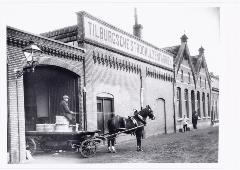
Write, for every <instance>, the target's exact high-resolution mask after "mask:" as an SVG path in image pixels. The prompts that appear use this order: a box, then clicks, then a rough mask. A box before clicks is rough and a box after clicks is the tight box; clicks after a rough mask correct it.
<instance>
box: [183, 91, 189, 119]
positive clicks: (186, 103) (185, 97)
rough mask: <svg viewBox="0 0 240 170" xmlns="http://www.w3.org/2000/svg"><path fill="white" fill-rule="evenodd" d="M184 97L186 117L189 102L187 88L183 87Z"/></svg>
mask: <svg viewBox="0 0 240 170" xmlns="http://www.w3.org/2000/svg"><path fill="white" fill-rule="evenodd" d="M184 99H185V108H186V114H187V117H188V118H189V103H188V90H187V89H185V91H184Z"/></svg>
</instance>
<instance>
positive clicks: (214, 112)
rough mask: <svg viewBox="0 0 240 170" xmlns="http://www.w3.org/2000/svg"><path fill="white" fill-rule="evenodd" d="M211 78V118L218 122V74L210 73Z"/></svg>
mask: <svg viewBox="0 0 240 170" xmlns="http://www.w3.org/2000/svg"><path fill="white" fill-rule="evenodd" d="M210 76H211V80H212V83H211V84H212V98H211V107H212V108H211V118H212V120H213V121H214V122H219V76H217V75H214V74H213V73H210Z"/></svg>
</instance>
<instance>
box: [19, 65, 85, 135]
mask: <svg viewBox="0 0 240 170" xmlns="http://www.w3.org/2000/svg"><path fill="white" fill-rule="evenodd" d="M23 79H24V80H23V81H24V106H25V128H26V131H28V130H36V124H37V123H40V124H42V123H55V116H56V115H59V104H60V102H61V100H62V96H63V95H65V94H66V95H68V96H69V97H70V99H69V108H70V110H72V111H74V112H77V113H79V92H80V89H79V88H80V77H79V76H78V75H77V74H75V73H73V72H71V71H69V70H66V69H64V68H61V67H57V66H38V67H36V69H35V72H34V73H32V72H27V73H25V74H24V77H23ZM79 115H80V114H79ZM79 115H77V117H76V119H77V122H78V123H79V122H80V121H79V120H80V117H79Z"/></svg>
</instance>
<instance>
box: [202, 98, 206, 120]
mask: <svg viewBox="0 0 240 170" xmlns="http://www.w3.org/2000/svg"><path fill="white" fill-rule="evenodd" d="M202 105H203V117H206V110H205V109H206V108H205V93H202Z"/></svg>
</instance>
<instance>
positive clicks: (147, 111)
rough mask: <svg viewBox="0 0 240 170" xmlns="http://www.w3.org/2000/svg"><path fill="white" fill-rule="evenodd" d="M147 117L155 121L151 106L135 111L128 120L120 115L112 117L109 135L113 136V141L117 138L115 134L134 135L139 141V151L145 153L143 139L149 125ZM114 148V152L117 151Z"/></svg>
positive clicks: (109, 123) (109, 121) (109, 124)
mask: <svg viewBox="0 0 240 170" xmlns="http://www.w3.org/2000/svg"><path fill="white" fill-rule="evenodd" d="M147 117H149V118H150V119H151V120H154V119H155V116H154V114H153V111H152V109H151V107H150V106H149V105H147V106H146V108H144V109H142V110H141V111H139V112H138V111H137V110H135V111H134V115H133V116H128V117H127V118H126V117H121V116H119V115H117V116H114V115H112V116H111V119H109V120H108V129H109V135H110V136H111V135H112V134H113V135H112V138H111V139H112V140H114V138H115V137H116V135H114V134H115V133H118V132H123V133H126V134H134V135H136V139H137V151H143V150H142V147H141V139H142V138H143V131H144V126H145V125H146V124H147V123H146V119H147ZM111 139H110V140H111ZM112 148H113V151H115V149H114V146H112ZM109 149H110V148H109Z"/></svg>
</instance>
